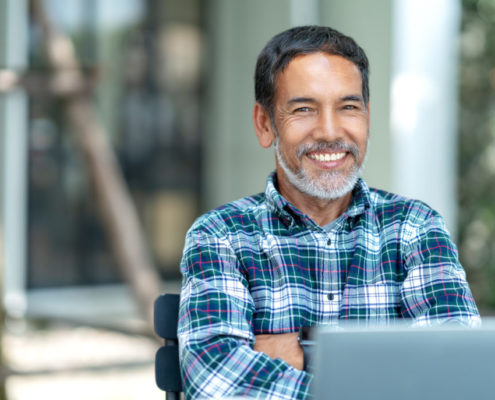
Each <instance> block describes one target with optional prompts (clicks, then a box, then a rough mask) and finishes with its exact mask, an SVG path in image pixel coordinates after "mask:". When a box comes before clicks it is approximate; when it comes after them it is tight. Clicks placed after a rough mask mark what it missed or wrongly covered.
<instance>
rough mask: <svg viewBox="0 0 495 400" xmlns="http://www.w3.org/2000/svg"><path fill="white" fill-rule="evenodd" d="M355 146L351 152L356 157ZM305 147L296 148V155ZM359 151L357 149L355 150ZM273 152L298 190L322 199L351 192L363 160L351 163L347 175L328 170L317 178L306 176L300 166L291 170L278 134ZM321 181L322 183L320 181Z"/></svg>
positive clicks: (360, 170)
mask: <svg viewBox="0 0 495 400" xmlns="http://www.w3.org/2000/svg"><path fill="white" fill-rule="evenodd" d="M355 149H356V148H355V147H352V148H351V149H350V150H351V153H352V155H353V156H354V157H355V159H357V156H358V154H359V153H358V154H356V150H355ZM306 151H308V150H307V149H305V148H304V147H303V148H301V149H299V150H298V152H297V153H298V154H297V155H298V157H301V156H302V155H303V154H304V153H305V152H306ZM357 151H359V150H357ZM275 154H276V156H277V160H278V163H279V165H280V166H281V167H282V170H283V171H284V173H285V175H286V176H287V179H288V180H289V182H290V183H291V184H292V185H293V186H294V187H295V188H296V189H298V190H299V191H300V192H302V193H305V194H307V195H309V196H311V197H316V198H318V199H323V200H337V199H340V198H341V197H344V196H345V195H346V194H348V193H349V192H351V191H352V190H353V189H354V187H355V186H356V183H357V181H358V179H359V177H360V176H361V173H362V170H363V167H364V162H363V163H362V164H361V166H360V167H357V166H356V165H353V167H352V170H351V172H350V174H349V175H347V176H346V175H343V174H342V173H341V172H336V171H328V172H323V173H321V174H320V176H319V178H312V177H310V176H308V174H307V173H306V171H305V170H304V169H302V168H300V169H299V170H298V171H296V172H294V171H292V170H291V169H290V168H289V166H288V165H287V163H286V161H285V159H284V157H283V156H282V152H281V151H280V146H279V136H278V135H277V136H276V139H275ZM322 182H323V183H322Z"/></svg>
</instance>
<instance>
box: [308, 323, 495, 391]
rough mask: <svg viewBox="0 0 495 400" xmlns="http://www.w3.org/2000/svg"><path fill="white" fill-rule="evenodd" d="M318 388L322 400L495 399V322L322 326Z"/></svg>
mask: <svg viewBox="0 0 495 400" xmlns="http://www.w3.org/2000/svg"><path fill="white" fill-rule="evenodd" d="M315 350H316V351H315V360H314V369H313V372H314V374H315V381H314V386H313V390H314V392H315V397H316V399H317V400H322V399H339V400H343V399H352V400H360V399H369V400H371V399H377V400H378V399H379V400H388V399H390V400H392V399H393V400H397V399H400V400H409V399H411V400H412V399H414V400H417V399H421V400H426V399H435V400H438V399H449V400H457V399H459V400H460V399H477V400H484V399H491V400H493V399H495V326H494V325H493V324H492V323H490V324H484V326H483V328H479V329H468V328H454V327H446V328H441V327H439V328H429V329H412V328H409V329H408V328H405V327H394V328H389V329H386V328H372V329H367V330H365V329H363V328H355V329H353V328H351V327H349V328H345V329H339V330H336V329H335V328H320V329H318V330H317V332H316V349H315Z"/></svg>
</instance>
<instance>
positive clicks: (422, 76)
mask: <svg viewBox="0 0 495 400" xmlns="http://www.w3.org/2000/svg"><path fill="white" fill-rule="evenodd" d="M460 13H461V8H460V3H459V1H458V0H396V1H395V10H394V30H393V32H394V34H393V38H394V44H393V74H392V76H393V80H392V92H391V113H392V114H391V115H392V118H391V130H392V173H393V175H392V182H393V185H392V187H393V190H394V191H396V192H397V193H400V194H402V195H405V196H408V197H413V198H419V199H420V200H423V201H425V202H426V203H428V204H429V205H430V206H432V207H433V208H435V209H436V210H438V211H439V212H440V213H441V214H442V215H443V216H444V218H445V220H446V222H447V226H448V228H449V230H450V232H451V233H452V234H453V235H454V236H455V233H456V222H457V221H456V214H457V210H456V205H457V189H456V179H457V166H456V157H457V151H456V147H457V67H458V59H457V55H458V54H457V40H458V32H459V25H460Z"/></svg>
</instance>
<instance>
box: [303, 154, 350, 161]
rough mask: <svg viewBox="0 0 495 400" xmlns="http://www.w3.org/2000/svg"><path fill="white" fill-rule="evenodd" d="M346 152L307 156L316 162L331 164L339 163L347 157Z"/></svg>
mask: <svg viewBox="0 0 495 400" xmlns="http://www.w3.org/2000/svg"><path fill="white" fill-rule="evenodd" d="M346 154H347V153H346V152H342V153H308V154H307V156H308V157H309V158H311V159H312V160H315V161H320V162H329V161H338V160H341V159H343V158H344V157H345V156H346Z"/></svg>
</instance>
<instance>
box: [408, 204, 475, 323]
mask: <svg viewBox="0 0 495 400" xmlns="http://www.w3.org/2000/svg"><path fill="white" fill-rule="evenodd" d="M405 237H406V240H405V251H404V256H405V257H404V258H405V260H404V263H405V267H406V270H407V277H406V279H405V281H404V283H403V286H402V289H401V307H402V310H401V311H402V315H403V316H404V317H406V318H413V319H414V320H415V321H414V323H413V325H417V326H430V325H433V324H439V323H445V322H454V323H459V324H462V325H466V326H474V327H475V326H479V325H480V323H481V319H480V316H479V313H478V309H477V307H476V303H475V301H474V298H473V295H472V293H471V290H470V288H469V285H468V283H467V281H466V273H465V271H464V269H463V268H462V266H461V264H460V262H459V258H458V252H457V248H456V246H455V245H454V243H453V242H452V240H451V238H450V235H449V233H448V232H447V230H446V227H445V223H444V221H443V219H442V218H441V216H440V215H438V214H437V213H436V212H434V211H431V212H430V213H428V218H425V219H423V221H421V223H418V224H417V225H416V224H414V223H408V224H407V226H406V227H405Z"/></svg>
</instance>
